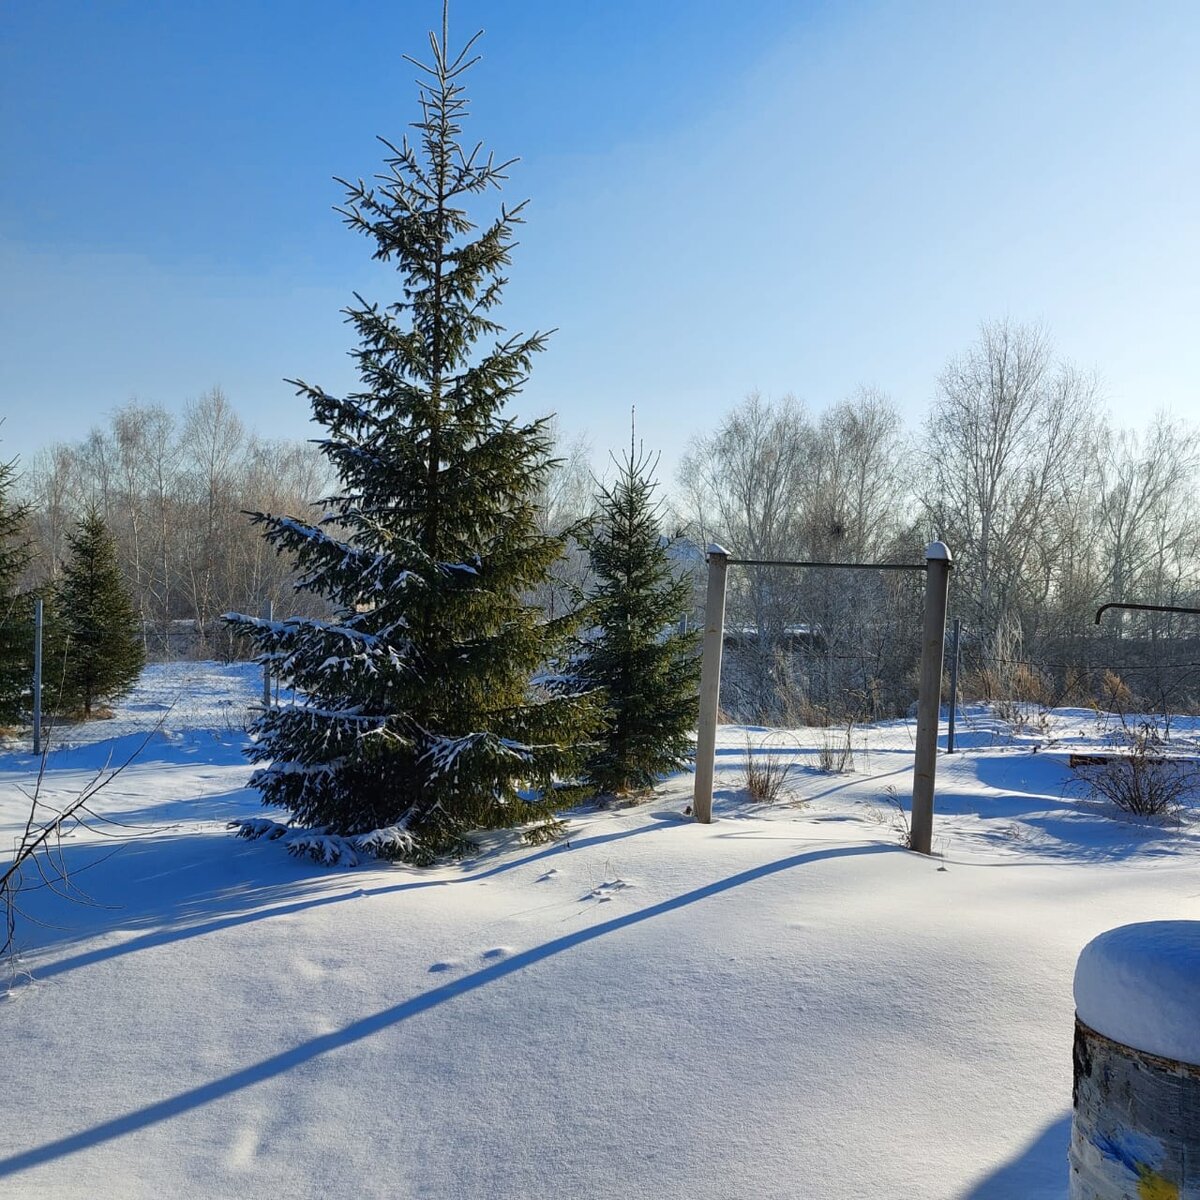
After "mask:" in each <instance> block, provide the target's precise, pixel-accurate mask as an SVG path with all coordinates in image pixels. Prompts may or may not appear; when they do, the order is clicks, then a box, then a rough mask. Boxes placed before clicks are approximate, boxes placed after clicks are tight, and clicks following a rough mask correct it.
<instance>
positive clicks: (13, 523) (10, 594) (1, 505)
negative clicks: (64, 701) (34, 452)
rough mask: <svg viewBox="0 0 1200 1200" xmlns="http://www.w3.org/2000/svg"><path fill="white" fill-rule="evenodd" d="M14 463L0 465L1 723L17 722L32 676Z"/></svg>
mask: <svg viewBox="0 0 1200 1200" xmlns="http://www.w3.org/2000/svg"><path fill="white" fill-rule="evenodd" d="M15 479H16V460H15V459H14V460H12V461H10V462H6V463H0V724H4V725H12V724H15V723H17V722H18V721H20V720H21V719H22V717H23V715H24V713H25V709H26V707H27V697H28V693H29V689H30V685H31V679H32V673H33V632H32V622H33V608H32V606H31V605H30V603H29V598H28V597H27V596H26V595H24V594H23V593H22V592H21V590H20V584H21V576H22V574H23V573H24V571H25V568H26V567H27V566H28V565H29V560H30V557H31V555H30V551H29V542H28V541H27V540H26V538H25V522H26V519H27V518H28V516H29V505H28V504H17V503H14V502H13V499H12V489H13V484H14V482H15Z"/></svg>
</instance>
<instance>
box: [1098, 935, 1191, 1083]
mask: <svg viewBox="0 0 1200 1200" xmlns="http://www.w3.org/2000/svg"><path fill="white" fill-rule="evenodd" d="M1075 1011H1076V1013H1077V1014H1078V1016H1079V1019H1080V1020H1081V1021H1082V1022H1083V1023H1084V1024H1085V1025H1088V1026H1090V1027H1091V1028H1092V1029H1094V1030H1095V1031H1096V1032H1097V1033H1101V1034H1103V1035H1104V1036H1105V1037H1107V1038H1111V1039H1112V1040H1113V1041H1114V1042H1120V1043H1121V1044H1122V1045H1125V1046H1132V1047H1133V1049H1135V1050H1141V1051H1142V1052H1143V1053H1145V1054H1157V1055H1159V1056H1160V1057H1161V1058H1170V1059H1174V1060H1176V1061H1177V1062H1185V1063H1192V1064H1194V1065H1197V1066H1200V1018H1198V1016H1197V1014H1200V921H1142V922H1139V923H1138V924H1136V925H1121V926H1119V927H1118V928H1116V929H1110V930H1108V932H1107V933H1102V934H1100V936H1099V937H1096V938H1093V939H1092V940H1091V941H1090V942H1088V944H1087V945H1086V946H1084V948H1083V952H1082V953H1081V954H1080V955H1079V963H1078V964H1077V966H1076V967H1075Z"/></svg>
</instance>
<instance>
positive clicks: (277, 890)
mask: <svg viewBox="0 0 1200 1200" xmlns="http://www.w3.org/2000/svg"><path fill="white" fill-rule="evenodd" d="M189 669H190V670H192V671H193V678H198V677H203V679H204V680H205V682H204V684H203V685H202V687H200V688H199V689H197V688H196V687H195V686H192V685H189V687H190V690H191V699H190V700H189V701H188V702H187V703H186V704H185V703H183V702H182V701H180V702H179V703H177V704H176V705H175V706H174V707H173V708H171V709H170V710H169V712H168V715H167V718H166V722H165V724H164V726H163V728H162V729H161V730H160V731H158V732H153V731H151V733H150V737H149V740H148V741H146V742H145V744H144V745H143V744H142V743H143V741H144V739H145V736H146V735H145V733H144V732H136V731H135V729H136V728H137V722H138V721H139V720H140V721H141V722H142V725H143V726H145V727H147V728H149V727H151V726H152V724H153V722H152V721H150V720H149V718H148V717H146V710H147V709H148V708H149V706H152V705H154V704H158V705H160V706H161V704H162V703H163V702H162V701H161V700H154V699H152V698H151V692H154V691H155V689H157V692H155V694H165V693H166V692H169V691H170V688H171V681H172V678H173V677H172V675H171V672H172V670H179V668H158V669H157V674H155V673H153V672H152V673H151V674H150V677H149V678H148V680H147V683H146V688H147V690H146V691H144V692H141V693H139V694H135V696H134V697H132V699H131V703H130V705H129V706H126V707H125V708H124V709H123V710H122V711H119V712H118V714H117V718H116V720H115V722H113V723H110V724H108V725H107V727H106V726H105V724H104V723H96V724H95V725H94V726H92V727H89V728H88V729H86V730H70V731H62V735H61V736H62V737H63V738H65V739H68V740H69V741H70V742H71V743H73V744H71V745H68V746H60V748H59V749H56V750H54V751H53V752H52V753H51V755H50V759H49V769H48V774H47V778H46V781H45V783H44V785H43V794H44V795H45V796H46V797H47V798H48V799H51V800H53V799H54V798H55V797H59V798H64V797H70V796H72V795H73V794H75V793H76V792H77V790H78V789H79V788H80V787H81V786H83V785H84V784H85V783H86V782H87V781H89V780H90V779H91V778H92V777H93V776H94V774H95V772H96V771H97V770H98V769H100V768H102V767H103V766H105V765H106V764H111V765H118V764H120V763H121V762H124V761H125V759H126V758H127V757H128V756H129V755H130V754H131V753H132V752H133V751H134V750H137V751H138V753H137V755H136V757H135V758H134V760H133V761H132V762H131V763H130V765H129V766H128V767H127V768H126V769H125V770H124V771H123V772H122V773H121V774H119V775H118V776H117V777H116V778H115V779H113V781H112V783H111V784H110V785H108V787H107V788H106V789H105V790H103V791H102V792H101V793H100V794H99V796H98V797H97V801H96V805H95V807H96V809H97V811H99V812H102V813H103V814H104V815H105V816H106V817H108V818H110V819H111V820H112V821H114V822H119V823H120V824H119V825H110V826H101V827H98V830H97V832H95V833H92V834H80V835H77V836H75V837H73V838H71V839H69V840H68V841H67V842H66V843H65V844H64V847H63V851H62V853H63V856H64V859H65V861H66V863H67V864H68V865H69V867H70V868H71V871H72V878H73V880H74V882H75V883H76V884H77V885H78V886H79V887H81V888H83V889H85V890H86V892H87V894H88V895H89V896H90V897H91V898H92V901H93V903H92V904H90V905H84V904H80V903H77V902H68V901H65V900H62V899H60V898H58V897H56V896H55V895H54V894H53V892H52V891H51V890H50V889H48V888H44V887H43V888H34V885H33V881H31V882H30V885H29V889H27V890H26V892H25V893H24V894H23V896H22V902H23V905H24V907H25V910H26V912H27V913H28V914H29V918H30V919H25V920H22V921H21V923H20V924H19V926H18V929H17V941H18V943H19V946H20V948H21V949H20V954H19V957H18V958H17V959H16V961H15V964H14V969H13V972H11V973H6V976H5V984H6V985H7V995H6V996H5V997H4V999H3V1002H2V1003H0V1030H2V1033H3V1037H4V1045H5V1047H6V1055H5V1071H4V1086H3V1091H2V1095H3V1101H2V1102H0V1103H2V1105H3V1112H2V1114H0V1117H2V1119H0V1195H2V1196H10V1195H11V1196H20V1197H55V1198H62V1200H66V1198H70V1197H80V1198H83V1197H87V1198H89V1200H90V1198H95V1197H121V1198H123V1200H124V1198H130V1197H161V1196H178V1197H193V1196H195V1197H218V1198H221V1197H230V1198H233V1197H263V1198H267V1197H271V1198H276V1197H310V1196H312V1197H317V1196H319V1197H322V1198H330V1200H332V1198H343V1197H344V1198H347V1200H350V1198H358V1197H381V1198H382V1197H388V1198H394V1197H430V1198H432V1197H438V1198H444V1197H464V1198H470V1197H496V1198H508V1197H512V1198H514V1200H515V1198H518V1197H519V1198H525V1197H533V1196H546V1197H581V1198H591V1197H608V1196H618V1197H623V1198H624V1197H629V1198H635V1197H656V1198H658V1197H687V1198H688V1200H693V1198H697V1200H716V1198H742V1197H820V1198H823V1200H850V1198H860V1197H886V1198H890V1200H904V1198H908V1197H912V1198H914V1200H916V1198H918V1197H921V1198H934V1200H936V1198H941V1197H947V1198H949V1197H955V1198H961V1200H967V1198H970V1200H1001V1198H1011V1200H1036V1198H1038V1197H1056V1198H1061V1197H1064V1196H1065V1195H1066V1159H1065V1155H1066V1147H1067V1141H1068V1127H1069V1114H1070V1103H1071V1032H1072V999H1071V983H1072V975H1073V971H1074V967H1075V960H1076V957H1077V955H1078V953H1079V950H1080V949H1081V948H1082V947H1083V945H1084V944H1085V943H1086V942H1088V941H1089V940H1090V939H1091V938H1092V937H1093V936H1094V935H1096V934H1097V933H1099V932H1101V931H1102V930H1104V929H1107V928H1110V927H1112V926H1114V925H1118V924H1123V923H1126V922H1130V921H1141V920H1160V919H1172V918H1184V917H1190V918H1195V917H1197V916H1200V824H1198V823H1197V822H1196V821H1195V820H1194V819H1193V818H1192V817H1191V816H1190V815H1189V816H1186V817H1185V818H1184V819H1183V820H1182V821H1180V822H1179V823H1171V824H1150V823H1145V822H1132V821H1127V820H1120V819H1117V818H1116V817H1114V815H1113V814H1112V813H1111V812H1110V811H1108V810H1105V809H1101V808H1098V807H1096V806H1093V805H1090V804H1088V803H1086V802H1084V801H1082V800H1081V799H1079V798H1078V797H1077V796H1075V795H1073V794H1072V793H1071V790H1070V786H1069V780H1070V776H1069V772H1068V770H1067V768H1066V755H1067V753H1068V752H1069V751H1070V750H1071V749H1072V748H1083V747H1091V748H1093V749H1094V748H1095V747H1096V746H1097V745H1098V744H1100V743H1101V742H1102V741H1103V733H1102V731H1099V730H1098V729H1097V727H1096V721H1095V717H1094V715H1093V714H1091V713H1090V712H1087V711H1083V710H1074V711H1061V712H1057V713H1055V714H1051V715H1050V716H1049V717H1048V718H1047V719H1046V721H1045V722H1044V728H1032V729H1030V730H1027V731H1026V732H1023V733H1019V734H1013V733H1011V732H1010V731H1009V730H1008V729H1007V728H1006V727H1003V726H1001V725H1000V724H998V723H997V722H995V721H993V720H991V719H990V718H989V717H988V715H987V714H986V713H985V712H982V711H977V712H974V713H972V714H970V715H969V718H968V720H967V721H966V723H965V727H960V728H962V736H961V738H960V743H959V744H960V746H962V747H963V750H962V752H961V753H958V754H956V755H954V756H952V757H942V758H941V759H940V760H939V768H938V770H939V774H938V801H937V803H938V813H937V817H936V820H935V845H936V848H937V850H938V851H939V854H940V857H937V858H934V859H926V858H922V857H919V856H917V855H913V854H910V853H908V852H907V851H905V850H903V849H902V848H901V846H900V844H899V839H898V835H897V832H896V829H895V827H894V826H895V820H896V816H895V810H894V809H893V808H892V806H891V804H890V802H889V799H888V792H887V789H888V788H889V787H892V788H894V789H895V790H896V793H897V794H898V796H899V797H901V798H902V799H904V800H905V802H907V794H908V790H909V787H910V785H911V771H912V734H913V727H912V724H911V723H907V722H895V723H890V724H887V725H883V726H874V727H871V728H869V729H867V730H864V731H861V732H859V733H856V734H855V766H856V768H857V770H856V771H855V773H853V774H846V775H838V776H831V775H824V774H821V773H819V772H818V771H817V770H816V763H817V758H818V754H817V750H818V747H819V746H820V745H821V742H822V738H823V736H824V735H823V734H822V732H821V731H819V730H800V731H796V732H794V733H782V732H778V731H775V732H769V731H765V730H750V731H747V730H744V729H741V728H737V729H734V728H728V729H724V730H723V731H722V735H721V741H720V747H719V775H718V782H719V787H720V789H721V790H720V793H719V795H718V798H717V805H716V816H717V820H715V821H714V823H713V824H712V825H710V826H699V825H696V824H694V823H692V822H691V821H690V820H689V819H687V818H686V817H684V816H683V809H684V808H685V806H686V804H687V802H688V798H689V791H690V785H689V780H688V779H686V778H681V779H679V780H676V781H673V782H672V783H671V784H670V785H668V786H667V787H665V788H664V789H663V790H662V792H661V794H660V795H659V796H658V797H656V798H655V799H654V800H652V801H650V802H649V803H647V804H644V805H642V806H639V807H636V808H631V809H626V810H623V811H619V812H585V813H579V814H577V815H575V816H574V817H573V818H572V820H571V835H570V840H569V842H566V843H560V844H558V845H555V846H551V847H542V848H538V849H531V848H529V847H526V846H523V845H521V844H520V843H519V841H517V840H515V839H513V838H511V837H493V838H490V839H488V841H487V844H486V846H485V847H484V848H483V850H482V852H481V854H480V856H479V857H478V858H476V859H473V860H472V861H469V862H464V863H461V864H457V865H453V866H447V867H444V868H440V869H437V870H429V871H417V870H413V869H409V868H403V867H390V866H383V865H379V866H365V867H360V868H358V869H356V870H350V871H344V870H327V869H324V868H321V867H318V866H316V865H315V864H312V863H307V862H302V861H298V860H295V859H291V858H288V857H287V856H286V855H284V854H282V853H281V851H280V849H279V847H278V846H277V845H274V844H271V843H264V842H245V841H239V840H236V839H234V838H233V837H232V836H231V835H230V834H229V833H228V832H227V831H226V829H225V823H226V822H227V821H228V820H229V819H230V818H232V817H235V816H243V815H251V814H255V813H257V812H259V811H260V809H259V807H258V804H257V802H256V797H255V795H254V794H253V793H250V792H248V791H247V790H246V789H245V787H244V783H245V780H246V777H247V775H248V773H249V772H248V768H247V766H246V764H245V763H244V761H243V760H242V759H241V755H240V748H241V745H242V744H243V742H244V734H243V733H242V721H243V716H244V711H245V707H246V705H247V704H249V703H250V702H251V701H252V700H253V698H254V697H255V695H256V694H257V689H258V681H257V678H256V677H255V675H254V673H253V672H252V671H251V670H249V669H247V668H239V667H234V668H224V667H217V666H212V665H207V666H205V667H203V668H195V667H193V668H189ZM179 690H180V691H181V693H182V690H183V689H182V688H180V689H179ZM139 706H141V709H140V710H139ZM138 711H141V716H140V717H138V718H137V720H135V717H134V714H135V713H137V712H138ZM157 712H158V710H156V716H155V719H157ZM122 721H126V722H129V723H127V724H122ZM113 732H116V733H117V734H118V735H119V736H117V737H115V738H113V737H111V736H110V735H111V734H112V733H113ZM747 736H749V737H750V739H751V742H752V744H753V745H754V747H755V748H756V750H757V751H758V752H760V753H761V752H763V749H764V743H766V744H769V745H773V746H775V747H776V748H777V749H778V750H779V752H780V753H782V754H785V755H787V756H789V757H790V758H791V759H792V760H793V761H794V762H795V763H796V764H797V769H796V771H795V772H794V774H793V776H792V779H791V781H790V796H791V799H792V800H793V801H794V802H795V803H794V804H788V805H780V806H775V807H770V808H767V807H761V806H754V805H751V804H749V803H748V802H747V801H746V799H745V796H744V793H743V791H742V790H741V782H740V775H741V769H742V762H743V759H744V754H745V741H746V737H747ZM36 765H37V764H36V763H35V762H34V760H33V759H32V758H31V756H30V755H29V754H28V753H27V752H25V751H24V750H15V749H14V750H10V751H9V752H8V753H6V754H4V755H3V756H0V826H2V828H0V835H2V836H4V838H5V839H6V842H7V841H8V840H10V838H11V835H12V834H13V833H15V830H16V826H17V825H18V824H19V823H20V822H21V821H23V818H24V814H25V806H26V804H27V802H26V801H25V800H24V798H23V796H22V795H21V793H20V792H19V791H18V785H24V786H26V787H28V786H30V784H31V782H32V779H33V777H34V775H35V774H36ZM801 801H803V803H800V802H801ZM100 830H103V832H100ZM106 835H107V836H106ZM113 835H117V836H115V837H114V836H113ZM114 851H115V853H114ZM34 918H36V922H40V923H35V920H34Z"/></svg>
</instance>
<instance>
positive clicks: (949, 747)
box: [946, 617, 962, 754]
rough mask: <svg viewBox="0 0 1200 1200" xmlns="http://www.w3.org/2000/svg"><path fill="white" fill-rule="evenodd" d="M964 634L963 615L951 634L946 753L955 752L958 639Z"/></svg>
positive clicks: (957, 620)
mask: <svg viewBox="0 0 1200 1200" xmlns="http://www.w3.org/2000/svg"><path fill="white" fill-rule="evenodd" d="M961 634H962V617H955V618H954V632H953V633H952V634H951V635H950V711H949V712H948V713H947V714H946V716H947V720H946V753H947V754H953V753H954V722H955V719H956V718H957V716H958V639H959V637H960V636H961Z"/></svg>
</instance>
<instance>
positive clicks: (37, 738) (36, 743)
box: [33, 596, 44, 754]
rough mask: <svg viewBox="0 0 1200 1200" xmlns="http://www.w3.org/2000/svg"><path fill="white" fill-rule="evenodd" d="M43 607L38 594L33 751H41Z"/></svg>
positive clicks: (34, 624) (34, 611)
mask: <svg viewBox="0 0 1200 1200" xmlns="http://www.w3.org/2000/svg"><path fill="white" fill-rule="evenodd" d="M43 623H44V609H43V606H42V598H41V597H40V596H39V597H38V598H37V599H36V600H35V601H34V602H33V752H34V754H41V752H42V626H43Z"/></svg>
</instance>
